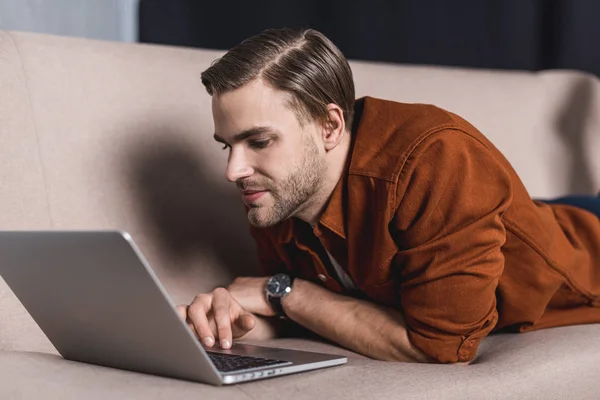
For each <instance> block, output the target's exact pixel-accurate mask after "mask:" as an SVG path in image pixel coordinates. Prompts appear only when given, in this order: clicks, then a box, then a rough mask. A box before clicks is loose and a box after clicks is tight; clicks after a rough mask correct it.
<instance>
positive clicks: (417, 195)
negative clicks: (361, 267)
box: [391, 130, 512, 363]
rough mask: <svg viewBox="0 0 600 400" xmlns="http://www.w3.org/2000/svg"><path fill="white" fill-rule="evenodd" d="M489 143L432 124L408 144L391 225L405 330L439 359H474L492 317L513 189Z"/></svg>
mask: <svg viewBox="0 0 600 400" xmlns="http://www.w3.org/2000/svg"><path fill="white" fill-rule="evenodd" d="M487 146H489V144H488V145H485V144H483V143H481V142H480V141H479V140H478V139H476V138H475V137H472V136H470V135H469V134H467V133H464V132H461V131H458V130H444V131H440V132H437V133H435V134H433V135H431V136H430V137H429V138H428V139H426V140H425V141H423V142H422V143H421V144H420V145H419V146H417V148H416V149H415V150H414V151H413V152H412V154H411V156H410V157H409V159H408V160H407V163H406V164H405V170H404V171H403V176H404V178H403V179H401V180H400V181H399V183H398V188H397V198H396V202H395V203H394V204H397V208H396V210H395V214H394V218H393V220H392V225H391V229H392V235H393V236H394V240H395V242H396V245H397V246H398V253H397V254H396V258H395V268H396V273H397V274H398V275H399V279H400V285H399V287H400V292H401V293H400V298H401V305H402V310H403V312H404V317H405V321H406V325H407V333H408V337H409V339H410V341H411V343H412V344H413V345H414V346H415V347H417V348H419V349H420V350H421V351H422V352H424V353H425V354H427V355H429V356H431V357H433V358H434V359H435V360H437V361H438V362H442V363H451V362H464V361H470V360H472V359H473V358H474V357H475V355H476V353H477V348H478V345H479V343H480V341H481V339H482V338H484V337H485V336H487V335H488V334H489V333H490V331H491V330H492V329H493V328H494V326H495V325H496V323H497V321H498V312H497V310H496V294H495V292H496V288H497V285H498V279H499V277H500V275H501V274H502V271H503V268H504V257H503V254H502V251H501V247H502V245H503V244H504V242H505V238H506V232H505V228H504V224H503V222H502V215H503V213H504V211H505V210H506V208H507V207H508V204H509V203H510V201H511V196H512V194H511V193H512V192H511V179H510V175H509V172H508V171H507V167H505V166H503V165H502V164H501V163H500V162H499V161H497V158H496V157H494V155H493V153H492V151H491V150H490V149H489V148H488V147H487ZM496 154H499V153H496Z"/></svg>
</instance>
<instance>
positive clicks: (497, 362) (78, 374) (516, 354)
mask: <svg viewBox="0 0 600 400" xmlns="http://www.w3.org/2000/svg"><path fill="white" fill-rule="evenodd" d="M598 335H600V325H583V326H577V327H564V328H553V329H548V330H545V331H537V332H531V333H523V334H498V335H492V336H490V337H488V339H487V340H486V341H484V343H483V344H482V346H481V347H480V349H479V354H480V355H479V357H478V358H477V359H476V361H475V362H474V363H473V364H471V365H469V366H465V365H439V364H437V365H432V364H409V363H391V362H383V361H374V360H371V359H368V358H366V357H363V356H360V355H358V354H354V353H351V352H349V351H346V350H343V349H339V348H337V347H334V346H331V345H329V344H326V343H321V342H317V341H307V340H304V339H302V340H301V339H278V340H274V341H272V342H270V343H269V345H271V346H280V347H287V348H293V349H305V350H312V351H321V352H330V353H335V354H344V355H347V356H348V357H349V360H348V363H347V364H345V365H343V366H340V367H334V368H331V369H322V370H316V371H310V372H305V373H301V374H296V375H289V376H284V377H279V378H275V379H270V380H263V381H256V382H249V383H244V384H242V385H237V386H230V387H221V388H217V387H213V386H209V385H205V384H200V383H193V382H187V381H182V380H176V379H170V378H164V377H157V376H152V375H145V374H140V373H135V372H128V371H122V370H117V369H112V368H105V367H99V366H95V365H89V364H83V363H77V362H73V361H67V360H64V359H62V358H60V357H59V356H55V355H50V354H44V353H31V352H10V351H3V352H0V376H2V385H0V398H34V397H39V394H40V393H43V394H44V398H45V399H59V398H60V399H82V398H85V399H91V400H92V399H106V398H116V397H118V398H128V399H143V400H151V399H164V398H177V399H188V398H189V399H198V398H211V399H212V398H214V399H218V398H227V399H264V398H278V397H282V396H283V397H285V398H286V399H307V400H310V399H315V398H327V399H329V400H337V399H339V400H346V399H354V398H367V399H388V398H410V399H457V398H460V399H508V398H514V399H523V398H538V399H565V398H573V399H596V398H597V394H598V383H597V371H598V370H599V369H600V350H599V349H598V348H597V347H596V348H594V347H593V346H590V343H594V342H597V340H596V339H597V337H598Z"/></svg>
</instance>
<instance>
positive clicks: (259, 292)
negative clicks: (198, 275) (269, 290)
mask: <svg viewBox="0 0 600 400" xmlns="http://www.w3.org/2000/svg"><path fill="white" fill-rule="evenodd" d="M268 279H269V278H237V279H236V280H235V281H234V282H233V283H232V284H231V285H230V286H229V287H228V288H227V289H225V288H217V289H215V290H214V291H212V292H211V293H203V294H199V295H197V296H196V297H195V298H194V301H192V303H191V304H190V305H189V306H185V305H180V306H177V311H179V313H180V314H181V316H182V318H183V319H184V321H186V322H187V323H188V326H189V327H190V329H191V330H192V332H194V333H195V334H196V336H197V337H198V338H199V339H200V340H201V341H202V343H204V345H205V346H207V347H212V346H213V345H214V344H215V343H216V341H219V343H220V346H221V347H222V348H224V349H228V348H230V347H231V345H232V343H233V340H235V339H240V338H248V339H255V340H266V339H270V338H273V337H276V336H277V334H278V332H277V331H278V329H279V328H280V327H279V326H278V324H277V321H273V319H272V318H269V321H267V320H266V319H264V318H262V317H272V316H274V315H275V312H274V311H273V309H272V308H271V305H270V304H269V302H268V301H267V299H266V295H265V286H266V283H267V281H268Z"/></svg>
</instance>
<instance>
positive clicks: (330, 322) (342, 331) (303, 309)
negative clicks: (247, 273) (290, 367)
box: [227, 277, 431, 362]
mask: <svg viewBox="0 0 600 400" xmlns="http://www.w3.org/2000/svg"><path fill="white" fill-rule="evenodd" d="M267 280H268V278H252V277H249V278H238V279H236V280H235V281H234V282H233V283H232V284H231V285H230V286H229V287H228V288H227V289H228V290H229V292H230V293H231V296H232V297H233V298H234V299H236V301H237V302H239V304H241V306H242V307H244V309H245V310H247V311H248V312H251V313H253V314H254V315H263V316H272V315H274V312H273V309H272V308H271V306H270V304H269V302H268V301H267V300H266V296H265V294H264V287H265V284H266V282H267ZM282 305H283V308H284V311H285V313H286V315H287V316H288V318H289V319H291V320H292V321H294V322H296V323H297V324H299V325H301V326H303V327H304V328H306V329H308V330H310V331H312V332H314V333H316V334H318V335H320V336H321V337H323V338H325V339H328V340H331V341H332V342H334V343H337V344H339V345H341V346H344V347H346V348H348V349H350V350H353V351H355V352H357V353H360V354H363V355H366V356H367V357H371V358H374V359H377V360H386V361H406V362H428V361H430V360H431V359H430V358H429V357H427V356H426V355H424V354H423V353H422V352H420V351H419V350H418V349H416V348H415V347H414V346H412V345H411V343H410V341H409V340H408V337H407V333H406V327H405V325H404V319H403V318H402V315H401V314H400V313H399V312H398V311H396V310H393V309H391V308H386V307H382V306H378V305H376V304H373V303H370V302H367V301H364V300H359V299H355V298H352V297H347V296H342V295H339V294H337V293H333V292H331V291H329V290H327V289H325V288H322V287H320V286H318V285H316V284H314V283H312V282H309V281H307V280H304V279H299V278H296V279H295V280H294V286H293V289H292V291H291V292H290V294H289V295H287V296H286V297H284V299H283V301H282ZM270 320H271V321H270V322H267V323H276V322H275V321H276V320H275V319H273V318H271V319H270ZM266 321H269V319H267V320H266Z"/></svg>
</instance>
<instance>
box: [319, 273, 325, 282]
mask: <svg viewBox="0 0 600 400" xmlns="http://www.w3.org/2000/svg"><path fill="white" fill-rule="evenodd" d="M318 276H319V279H320V280H322V281H323V282H325V281H326V280H327V277H326V276H325V275H323V274H319V275H318Z"/></svg>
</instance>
